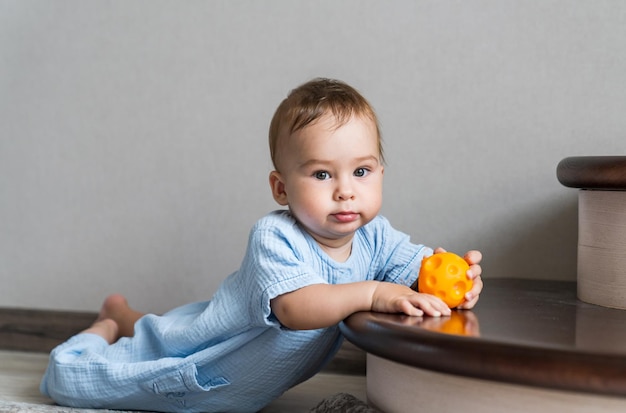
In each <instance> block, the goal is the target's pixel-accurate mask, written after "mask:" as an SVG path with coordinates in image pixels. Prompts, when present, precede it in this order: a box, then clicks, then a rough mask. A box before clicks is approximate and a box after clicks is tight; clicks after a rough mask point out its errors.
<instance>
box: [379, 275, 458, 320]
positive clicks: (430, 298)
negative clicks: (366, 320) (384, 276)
mask: <svg viewBox="0 0 626 413" xmlns="http://www.w3.org/2000/svg"><path fill="white" fill-rule="evenodd" d="M372 311H377V312H380V313H404V314H406V315H411V316H422V315H424V314H426V315H429V316H433V317H439V316H442V315H444V316H447V315H450V313H451V311H450V309H449V308H448V306H447V305H446V303H444V302H443V301H441V299H439V298H438V297H435V296H434V295H430V294H423V293H418V292H416V291H414V290H412V289H411V288H409V287H407V286H404V285H400V284H394V283H389V282H380V283H378V285H377V286H376V289H375V290H374V294H373V296H372Z"/></svg>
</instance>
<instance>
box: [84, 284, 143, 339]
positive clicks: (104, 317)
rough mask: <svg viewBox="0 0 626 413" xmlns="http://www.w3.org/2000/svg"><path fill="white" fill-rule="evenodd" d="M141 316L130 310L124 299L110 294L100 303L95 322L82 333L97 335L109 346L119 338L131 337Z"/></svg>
mask: <svg viewBox="0 0 626 413" xmlns="http://www.w3.org/2000/svg"><path fill="white" fill-rule="evenodd" d="M143 315H144V314H143V313H140V312H139V311H135V310H133V309H132V308H130V306H129V305H128V301H127V300H126V297H124V296H123V295H121V294H112V295H110V296H108V297H107V298H106V299H105V300H104V302H103V303H102V307H101V308H100V313H99V314H98V318H97V319H96V321H95V322H94V323H93V325H92V326H91V327H89V328H88V329H87V330H85V331H84V332H85V333H93V334H98V335H99V336H101V337H103V338H104V339H105V340H106V341H107V342H108V343H109V344H113V343H115V342H116V341H117V340H119V339H120V337H132V336H133V335H134V327H135V322H136V321H137V320H139V319H140V318H141V317H142V316H143Z"/></svg>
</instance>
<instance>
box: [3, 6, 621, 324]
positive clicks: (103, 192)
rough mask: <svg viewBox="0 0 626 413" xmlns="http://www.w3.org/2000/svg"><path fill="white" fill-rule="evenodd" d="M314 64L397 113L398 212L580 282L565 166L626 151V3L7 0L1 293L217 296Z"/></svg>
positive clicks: (77, 304) (389, 173) (70, 305)
mask: <svg viewBox="0 0 626 413" xmlns="http://www.w3.org/2000/svg"><path fill="white" fill-rule="evenodd" d="M315 76H328V77H337V78H340V79H343V80H345V81H347V82H349V83H351V84H353V85H354V86H355V87H357V88H358V89H360V90H361V91H362V92H363V94H364V95H365V96H366V97H367V98H368V99H369V100H370V101H371V102H372V104H373V105H374V106H375V108H376V109H377V111H378V114H379V116H380V120H381V123H382V128H383V133H384V139H385V144H386V155H387V161H388V165H387V169H386V174H385V178H386V181H385V193H386V198H385V204H384V207H383V213H384V214H385V215H386V216H388V217H389V218H390V219H391V221H392V222H393V223H394V224H395V226H396V227H397V228H399V229H402V230H403V231H405V232H407V233H409V234H411V236H412V238H413V240H414V241H416V242H422V243H426V244H428V245H431V246H438V245H442V246H445V247H447V248H448V249H450V250H453V251H456V252H464V251H466V250H468V249H470V248H478V249H481V250H482V251H483V253H484V255H485V258H484V262H483V267H484V276H485V278H487V285H486V288H489V284H488V278H495V277H524V278H542V279H560V280H574V279H575V273H576V262H575V260H576V235H577V206H576V202H577V192H576V190H575V189H568V188H564V187H562V186H561V185H560V184H559V183H558V181H557V179H556V176H555V168H556V165H557V163H558V162H559V161H560V160H561V159H563V158H564V157H567V156H572V155H606V154H624V148H625V145H626V143H625V142H626V141H625V140H624V137H625V135H626V116H625V115H624V114H625V113H626V87H625V82H626V2H623V1H621V0H614V1H606V0H605V1H602V0H594V1H583V0H573V1H572V0H569V1H554V0H534V1H521V0H520V1H513V0H493V1H466V0H463V1H445V0H444V1H421V0H418V1H393V2H389V1H383V0H380V1H372V0H370V1H362V0H358V1H357V0H354V1H334V0H324V1H315V2H313V1H307V2H304V1H291V0H284V1H266V2H259V1H252V0H250V1H231V0H228V1H226V0H223V1H220V0H218V1H207V2H197V1H185V2H168V1H123V0H119V1H117V0H112V1H64V0H57V1H24V0H15V1H8V0H0V306H4V307H35V308H56V309H79V310H96V309H97V308H98V307H99V305H100V302H101V300H102V298H103V297H104V296H105V295H106V294H108V293H110V292H115V291H117V292H122V293H124V294H126V295H127V296H128V297H129V298H130V300H131V302H132V303H134V304H135V305H136V307H137V308H138V309H140V310H143V311H156V312H161V311H165V310H167V309H169V308H171V307H173V306H176V305H179V304H182V303H185V302H188V301H192V300H200V299H206V298H208V297H210V295H211V294H212V293H213V292H214V291H215V289H216V288H217V286H218V284H219V283H220V281H221V280H223V279H224V277H225V276H227V275H228V274H229V273H230V272H231V271H233V270H234V269H235V268H236V267H237V266H238V264H239V262H240V259H241V257H242V255H243V250H244V248H245V244H246V240H247V239H246V238H247V234H248V230H249V228H250V226H251V225H252V224H253V223H254V221H255V220H257V219H258V218H259V217H261V216H262V215H264V214H265V213H267V212H268V211H269V210H271V209H274V208H276V207H277V206H276V205H275V204H274V202H273V200H272V199H271V196H270V192H269V186H268V183H267V177H268V174H269V172H270V170H271V165H270V162H269V155H268V150H267V143H266V139H267V127H268V123H269V120H270V117H271V115H272V113H273V111H274V109H275V107H276V105H277V104H278V103H279V101H280V100H281V99H282V98H283V97H284V96H285V95H286V93H287V92H288V91H289V90H290V89H291V88H293V87H295V86H297V85H298V84H300V83H302V82H304V81H306V80H309V79H310V78H312V77H315Z"/></svg>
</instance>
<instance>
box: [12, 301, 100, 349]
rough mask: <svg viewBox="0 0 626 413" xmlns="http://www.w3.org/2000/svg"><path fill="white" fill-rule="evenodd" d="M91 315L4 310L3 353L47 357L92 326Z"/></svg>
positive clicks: (71, 312)
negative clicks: (24, 353)
mask: <svg viewBox="0 0 626 413" xmlns="http://www.w3.org/2000/svg"><path fill="white" fill-rule="evenodd" d="M97 316H98V315H97V314H96V313H89V312H74V311H49V310H31V309H21V308H0V349H2V350H19V351H33V352H44V353H47V352H49V351H50V350H52V349H53V348H54V347H56V346H57V345H58V344H60V343H62V342H64V341H65V340H67V339H68V338H70V337H71V336H73V335H74V334H76V333H78V332H80V331H82V330H84V329H85V328H87V327H88V326H90V325H91V324H92V323H93V322H94V320H95V319H96V317H97Z"/></svg>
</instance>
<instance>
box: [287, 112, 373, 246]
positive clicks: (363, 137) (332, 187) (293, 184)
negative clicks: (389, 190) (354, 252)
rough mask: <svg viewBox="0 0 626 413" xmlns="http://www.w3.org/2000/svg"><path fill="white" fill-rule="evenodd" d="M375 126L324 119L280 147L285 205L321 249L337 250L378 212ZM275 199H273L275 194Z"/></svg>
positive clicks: (358, 120) (366, 122)
mask: <svg viewBox="0 0 626 413" xmlns="http://www.w3.org/2000/svg"><path fill="white" fill-rule="evenodd" d="M380 155H381V154H380V153H379V146H378V134H377V129H376V125H375V123H374V122H372V121H371V120H370V119H367V118H361V117H352V118H351V119H350V121H348V122H347V123H346V124H344V125H343V126H341V127H339V128H337V127H336V123H335V119H334V117H332V116H330V115H329V116H325V117H323V118H321V119H320V120H319V121H317V122H315V123H313V124H311V125H309V126H307V127H305V128H304V129H302V130H300V131H298V132H296V133H294V134H293V135H291V136H290V137H287V138H286V139H285V142H284V144H283V145H282V147H281V148H280V152H279V156H280V168H281V171H280V174H279V175H280V180H281V181H282V183H283V189H284V200H283V202H281V201H280V200H279V199H278V198H277V201H279V203H281V204H283V205H289V209H290V210H291V212H292V213H293V215H294V216H295V217H296V218H297V219H298V221H299V222H300V223H301V224H302V225H303V226H304V227H305V229H306V230H307V231H308V232H309V233H310V234H311V235H312V236H313V237H314V238H315V239H316V240H317V241H318V242H319V243H320V244H322V245H323V246H330V247H333V246H341V245H342V243H346V242H349V241H351V240H352V236H353V235H354V232H355V231H356V230H357V229H358V228H360V227H361V226H363V225H365V224H367V223H368V222H370V221H371V220H372V219H373V218H374V217H375V216H376V215H377V214H378V212H379V211H380V207H381V204H382V189H383V169H384V168H383V165H382V164H381V160H380ZM275 196H276V195H275Z"/></svg>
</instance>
